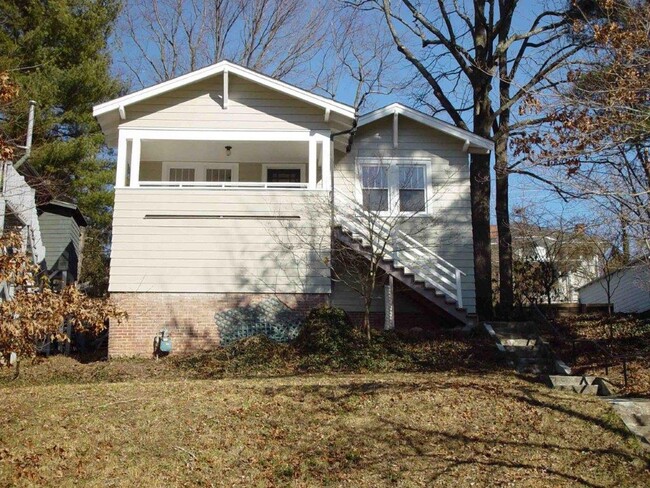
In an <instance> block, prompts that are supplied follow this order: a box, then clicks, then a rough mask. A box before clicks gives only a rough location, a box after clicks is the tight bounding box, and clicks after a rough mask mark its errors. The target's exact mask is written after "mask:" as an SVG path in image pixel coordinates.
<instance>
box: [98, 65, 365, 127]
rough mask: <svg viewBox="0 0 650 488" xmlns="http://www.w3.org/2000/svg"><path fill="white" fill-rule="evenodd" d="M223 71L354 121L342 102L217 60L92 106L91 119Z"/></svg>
mask: <svg viewBox="0 0 650 488" xmlns="http://www.w3.org/2000/svg"><path fill="white" fill-rule="evenodd" d="M226 72H227V73H230V74H234V75H237V76H240V77H242V78H245V79H247V80H250V81H252V82H255V83H257V84H259V85H262V86H265V87H267V88H270V89H272V90H276V91H279V92H282V93H285V94H287V95H289V96H292V97H294V98H297V99H299V100H303V101H304V102H307V103H311V104H312V105H317V106H320V107H322V108H323V109H325V110H330V111H332V112H336V113H339V114H341V115H343V116H345V117H349V118H354V116H355V109H354V107H351V106H349V105H346V104H344V103H341V102H336V101H334V100H330V99H328V98H326V97H322V96H320V95H315V94H313V93H310V92H308V91H307V90H303V89H302V88H298V87H295V86H293V85H290V84H288V83H285V82H283V81H279V80H276V79H274V78H271V77H269V76H266V75H263V74H261V73H257V72H256V71H252V70H250V69H248V68H244V67H243V66H239V65H238V64H234V63H232V62H230V61H220V62H218V63H216V64H213V65H211V66H208V67H206V68H202V69H199V70H197V71H193V72H191V73H188V74H186V75H182V76H179V77H178V78H174V79H171V80H169V81H164V82H162V83H159V84H157V85H154V86H150V87H149V88H144V89H142V90H139V91H137V92H134V93H131V94H129V95H125V96H123V97H120V98H116V99H115V100H111V101H109V102H104V103H100V104H99V105H95V106H94V107H93V116H94V117H97V116H99V115H102V114H105V113H108V112H112V111H113V110H124V108H125V107H127V106H128V105H132V104H134V103H138V102H140V101H142V100H146V99H148V98H152V97H155V96H158V95H162V94H163V93H166V92H169V91H172V90H176V89H178V88H181V87H183V86H185V85H189V84H191V83H196V82H198V81H201V80H204V79H206V78H209V77H211V76H215V75H218V74H221V73H224V74H225V73H226ZM120 107H122V108H120Z"/></svg>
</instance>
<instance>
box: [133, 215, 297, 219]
mask: <svg viewBox="0 0 650 488" xmlns="http://www.w3.org/2000/svg"><path fill="white" fill-rule="evenodd" d="M144 218H145V219H157V220H160V219H165V220H167V219H173V220H208V219H210V220H214V219H218V220H300V215H224V214H212V215H209V214H208V215H172V214H169V215H167V214H148V215H145V216H144Z"/></svg>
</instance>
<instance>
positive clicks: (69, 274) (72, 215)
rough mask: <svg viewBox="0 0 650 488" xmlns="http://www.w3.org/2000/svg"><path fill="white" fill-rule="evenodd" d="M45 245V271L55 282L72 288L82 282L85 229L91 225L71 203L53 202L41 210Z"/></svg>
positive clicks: (46, 204)
mask: <svg viewBox="0 0 650 488" xmlns="http://www.w3.org/2000/svg"><path fill="white" fill-rule="evenodd" d="M38 221H39V225H40V229H41V236H42V239H43V243H44V245H45V249H46V251H45V260H44V263H43V265H44V268H45V270H46V271H47V274H48V276H49V278H50V280H51V281H52V282H56V283H60V284H71V283H74V282H76V281H77V279H78V278H79V271H80V269H81V259H82V253H83V244H84V236H85V229H86V226H87V225H88V224H87V223H86V219H85V218H84V216H83V215H82V214H81V212H80V211H79V208H78V207H77V206H76V205H75V204H74V203H71V202H66V201H62V200H50V201H48V202H47V203H44V204H42V205H39V206H38Z"/></svg>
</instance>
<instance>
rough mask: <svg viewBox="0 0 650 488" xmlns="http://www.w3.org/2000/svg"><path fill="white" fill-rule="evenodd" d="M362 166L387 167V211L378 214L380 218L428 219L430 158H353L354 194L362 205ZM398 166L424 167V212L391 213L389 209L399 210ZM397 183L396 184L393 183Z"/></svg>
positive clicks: (431, 181) (431, 183) (429, 210)
mask: <svg viewBox="0 0 650 488" xmlns="http://www.w3.org/2000/svg"><path fill="white" fill-rule="evenodd" d="M362 166H387V167H388V209H389V210H388V211H386V212H379V213H378V215H379V216H380V217H390V216H395V215H404V216H409V217H428V216H429V215H431V211H432V208H431V201H430V200H431V197H432V196H433V195H434V192H433V179H432V176H431V175H432V173H431V158H394V157H393V158H381V157H376V158H373V157H358V158H355V168H356V174H357V179H356V185H355V194H356V197H357V202H359V204H360V205H363V184H362V177H361V167H362ZM399 166H424V181H425V185H424V202H425V205H426V208H425V210H424V212H417V213H413V212H401V211H397V212H393V211H391V209H398V208H399V190H400V189H399V169H398V167H399ZM395 182H397V184H396V183H395Z"/></svg>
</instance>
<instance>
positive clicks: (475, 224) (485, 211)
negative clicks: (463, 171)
mask: <svg viewBox="0 0 650 488" xmlns="http://www.w3.org/2000/svg"><path fill="white" fill-rule="evenodd" d="M470 178H471V183H470V188H471V199H472V236H473V245H474V285H475V287H476V313H477V314H478V316H479V319H480V320H489V319H491V318H492V255H491V250H490V155H489V154H472V164H471V166H470Z"/></svg>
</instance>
